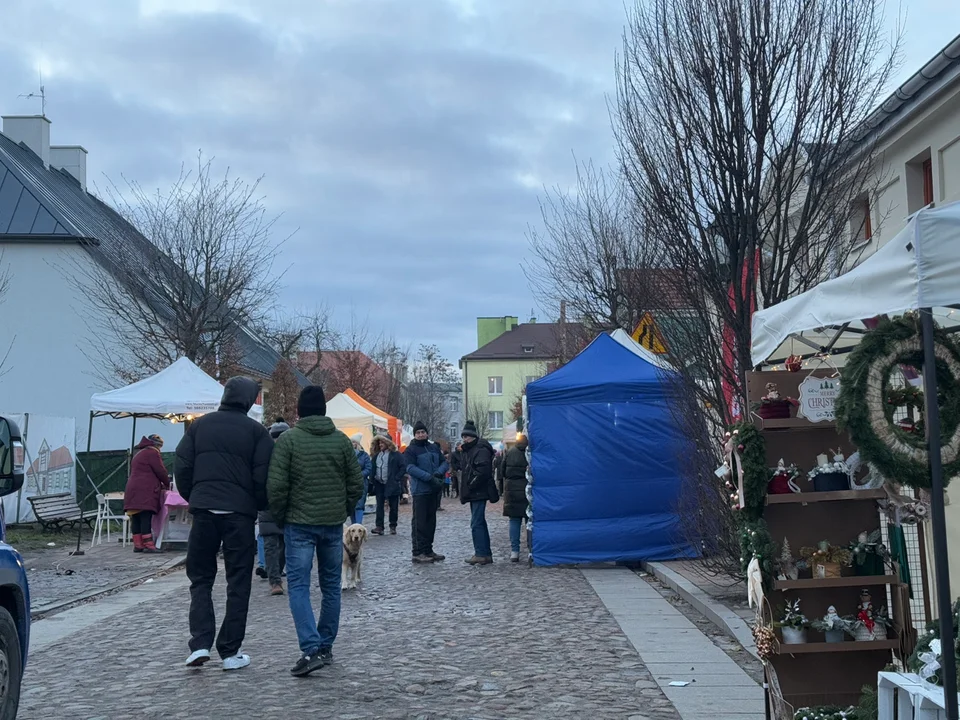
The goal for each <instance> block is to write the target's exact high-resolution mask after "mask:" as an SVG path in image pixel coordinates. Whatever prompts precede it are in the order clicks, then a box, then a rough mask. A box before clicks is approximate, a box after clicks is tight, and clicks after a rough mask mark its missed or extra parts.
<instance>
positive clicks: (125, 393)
mask: <svg viewBox="0 0 960 720" xmlns="http://www.w3.org/2000/svg"><path fill="white" fill-rule="evenodd" d="M222 397H223V386H222V385H221V384H220V383H219V382H217V381H216V380H214V379H213V378H212V377H210V376H209V375H207V374H206V373H205V372H204V371H203V370H201V369H200V368H198V367H197V366H196V365H195V364H193V363H192V362H191V361H190V360H188V359H187V358H180V359H179V360H177V361H176V362H174V363H173V364H172V365H170V366H169V367H167V368H165V369H163V370H161V371H160V372H158V373H157V374H156V375H151V376H150V377H148V378H145V379H143V380H140V381H139V382H135V383H133V384H132V385H127V386H126V387H122V388H118V389H116V390H110V391H108V392H103V393H97V394H95V395H93V396H92V397H91V398H90V427H89V432H88V435H87V452H89V451H90V446H91V442H92V436H93V420H94V418H97V417H104V416H106V417H112V418H115V419H123V418H130V419H131V420H132V425H133V427H132V432H131V448H132V447H133V445H134V444H136V441H137V420H138V419H141V418H151V419H155V420H167V421H170V422H173V423H180V422H184V423H188V422H190V421H191V420H193V419H194V418H197V417H199V416H201V415H205V414H206V413H208V412H213V411H215V410H216V409H217V408H218V407H220V400H221V398H222ZM249 415H250V417H251V418H253V419H254V420H256V421H257V422H261V421H262V420H263V408H262V407H261V406H260V405H254V406H253V407H252V408H251V409H250V412H249ZM128 458H129V456H128ZM128 463H129V459H128ZM91 482H92V481H91ZM185 505H186V501H185V500H183V498H182V497H180V495H179V494H178V493H177V492H176V478H174V486H173V488H172V489H171V491H170V492H167V493H166V494H165V500H164V506H163V510H162V511H161V513H159V514H158V515H157V516H156V517H154V536H155V537H157V538H158V539H161V540H160V541H161V542H162V538H163V537H164V536H166V538H167V542H174V541H183V542H185V539H186V536H185V533H188V532H189V524H190V516H189V514H188V513H186V512H185V511H184V510H183V509H182V508H183V507H184V506H185ZM171 523H173V524H175V525H177V527H175V528H173V529H172V530H171V527H172V526H171ZM184 528H185V529H184ZM157 544H158V546H159V544H160V543H159V542H158V543H157Z"/></svg>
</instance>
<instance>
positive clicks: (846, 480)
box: [813, 472, 850, 492]
mask: <svg viewBox="0 0 960 720" xmlns="http://www.w3.org/2000/svg"><path fill="white" fill-rule="evenodd" d="M813 489H814V490H815V491H816V492H835V491H837V490H849V489H850V476H849V475H847V474H846V473H843V472H822V473H817V474H816V475H814V476H813Z"/></svg>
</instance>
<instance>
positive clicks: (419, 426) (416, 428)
mask: <svg viewBox="0 0 960 720" xmlns="http://www.w3.org/2000/svg"><path fill="white" fill-rule="evenodd" d="M421 430H423V431H424V432H429V431H428V430H427V426H426V425H424V423H423V420H417V424H416V425H414V426H413V434H414V435H416V434H417V433H418V432H420V431H421Z"/></svg>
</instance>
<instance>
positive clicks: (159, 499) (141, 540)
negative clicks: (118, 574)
mask: <svg viewBox="0 0 960 720" xmlns="http://www.w3.org/2000/svg"><path fill="white" fill-rule="evenodd" d="M162 447H163V438H161V437H160V436H159V435H151V436H150V437H145V438H143V439H142V440H140V444H138V445H137V454H136V455H134V456H133V460H131V462H130V477H129V478H128V479H127V486H126V488H124V491H123V510H124V512H125V513H126V514H127V515H129V516H130V532H131V533H133V551H134V552H135V553H142V552H146V553H155V552H159V551H158V550H157V547H156V545H154V544H153V527H152V524H153V516H154V515H156V514H157V513H158V512H160V509H161V505H162V504H163V491H164V490H169V489H170V476H169V475H168V474H167V468H166V467H164V464H163V458H161V457H160V448H162Z"/></svg>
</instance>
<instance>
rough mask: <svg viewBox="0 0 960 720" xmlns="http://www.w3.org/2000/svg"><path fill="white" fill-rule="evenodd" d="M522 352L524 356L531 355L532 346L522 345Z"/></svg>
mask: <svg viewBox="0 0 960 720" xmlns="http://www.w3.org/2000/svg"><path fill="white" fill-rule="evenodd" d="M523 352H524V354H525V355H533V345H524V346H523Z"/></svg>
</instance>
